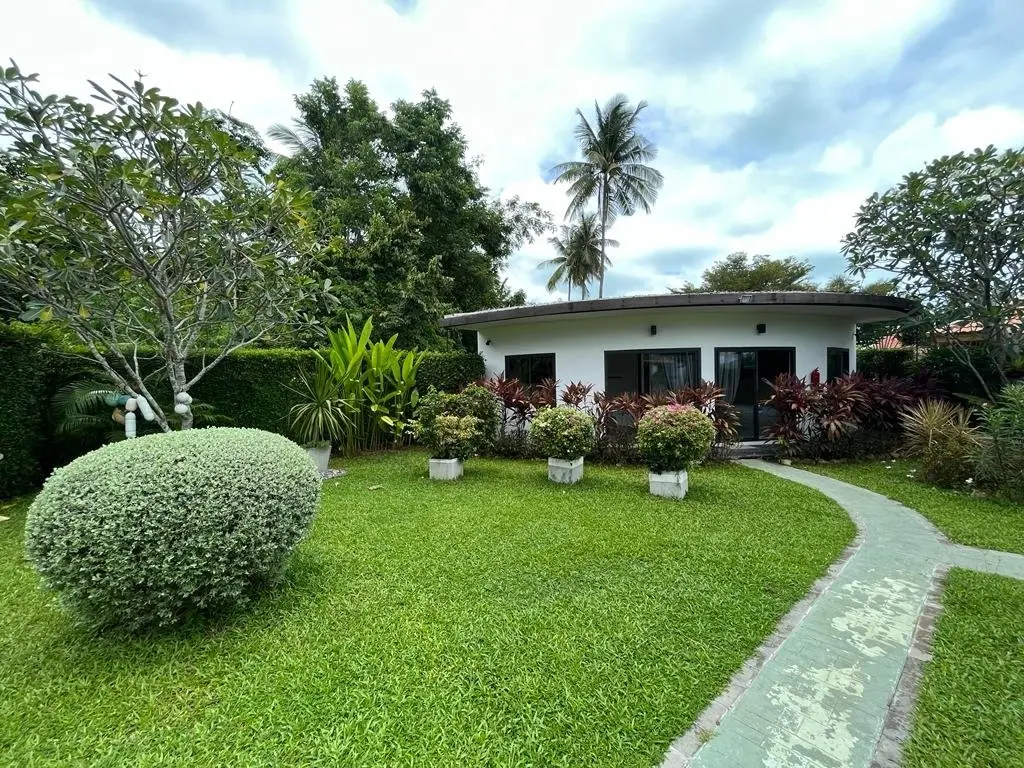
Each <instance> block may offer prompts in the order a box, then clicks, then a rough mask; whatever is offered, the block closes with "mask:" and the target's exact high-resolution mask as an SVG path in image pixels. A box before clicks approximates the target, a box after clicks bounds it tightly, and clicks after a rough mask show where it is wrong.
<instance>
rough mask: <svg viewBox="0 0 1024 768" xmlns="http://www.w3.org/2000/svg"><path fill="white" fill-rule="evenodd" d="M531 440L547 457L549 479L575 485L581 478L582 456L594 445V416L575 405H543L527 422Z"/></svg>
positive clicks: (592, 448) (595, 443) (595, 441)
mask: <svg viewBox="0 0 1024 768" xmlns="http://www.w3.org/2000/svg"><path fill="white" fill-rule="evenodd" d="M530 442H531V443H532V444H533V445H534V446H535V447H536V448H537V450H538V452H539V453H541V454H542V455H545V456H547V457H548V480H550V481H551V482H553V483H560V484H563V485H574V484H576V483H578V482H579V481H580V480H581V479H582V478H583V457H584V456H586V455H587V454H588V453H592V452H593V451H594V449H595V448H596V447H597V437H596V433H595V429H594V417H593V416H591V415H590V414H589V413H586V412H584V411H582V410H580V409H578V408H573V407H559V408H542V409H540V410H539V411H538V412H537V415H536V416H534V417H533V421H532V423H531V424H530Z"/></svg>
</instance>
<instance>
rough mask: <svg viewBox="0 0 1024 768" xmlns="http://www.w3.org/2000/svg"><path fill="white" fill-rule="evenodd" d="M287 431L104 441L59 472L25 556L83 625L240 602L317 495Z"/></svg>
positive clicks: (31, 519) (139, 622) (30, 522)
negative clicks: (114, 441)
mask: <svg viewBox="0 0 1024 768" xmlns="http://www.w3.org/2000/svg"><path fill="white" fill-rule="evenodd" d="M320 484H321V481H320V475H319V473H318V472H317V470H316V468H315V467H314V466H313V463H312V462H311V461H310V460H309V458H308V457H307V456H306V453H305V452H304V451H303V450H302V449H301V448H299V446H297V445H296V444H295V443H293V442H291V441H290V440H288V439H286V438H284V437H281V436H280V435H275V434H272V433H270V432H262V431H260V430H256V429H223V428H218V429H192V430H187V431H185V432H172V433H169V434H161V435H150V436H148V437H141V438H136V439H134V440H125V441H123V442H120V443H114V444H112V445H107V446H105V447H103V448H100V449H99V450H96V451H93V452H92V453H88V454H86V455H85V456H82V457H81V458H78V459H76V460H75V461H73V462H71V463H70V464H68V465H67V466H66V467H63V468H61V469H58V470H57V471H56V472H54V473H53V474H52V475H51V476H50V478H49V479H48V480H47V481H46V484H45V485H44V486H43V490H42V491H41V492H40V494H39V495H38V496H37V497H36V500H35V501H34V502H33V504H32V506H31V507H30V509H29V512H28V519H27V521H26V524H25V539H26V541H25V546H26V549H27V551H28V557H29V559H30V560H31V562H32V564H33V565H34V566H35V567H36V569H37V570H38V571H39V573H40V574H41V575H42V577H43V581H44V583H45V584H46V586H47V587H49V588H51V589H53V590H55V591H56V592H57V593H58V595H59V596H60V600H61V603H62V604H63V605H64V606H65V608H66V609H67V610H68V611H69V612H71V614H72V615H73V616H74V617H75V618H76V619H78V620H79V621H80V622H81V623H83V624H85V625H87V626H90V627H93V628H97V629H102V628H108V627H120V628H123V629H126V630H129V631H137V630H141V629H144V628H149V627H160V626H169V625H172V624H176V623H178V622H180V621H182V620H183V619H185V618H187V617H189V616H191V615H194V614H197V613H204V612H214V611H219V610H223V609H226V608H234V607H238V606H244V605H246V604H247V603H248V602H249V601H251V600H252V598H253V597H254V595H255V594H256V593H257V592H258V591H259V590H260V589H261V588H262V587H265V586H267V585H270V584H273V583H274V582H275V581H276V580H277V579H278V578H279V577H280V576H281V574H282V572H283V570H284V567H285V565H286V563H287V561H288V558H289V556H290V555H291V553H292V550H293V549H294V548H295V545H296V544H298V543H299V541H300V540H301V539H302V538H303V537H304V536H305V534H306V531H307V530H308V529H309V526H310V523H311V522H312V520H313V515H314V514H315V512H316V508H317V504H318V503H319V501H320Z"/></svg>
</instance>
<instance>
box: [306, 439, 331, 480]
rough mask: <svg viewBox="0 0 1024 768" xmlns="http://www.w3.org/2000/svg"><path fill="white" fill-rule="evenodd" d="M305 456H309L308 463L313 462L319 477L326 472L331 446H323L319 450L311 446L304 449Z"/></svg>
mask: <svg viewBox="0 0 1024 768" xmlns="http://www.w3.org/2000/svg"><path fill="white" fill-rule="evenodd" d="M306 454H307V455H308V456H309V459H310V461H312V462H313V464H314V465H315V466H316V468H317V469H318V470H319V472H320V474H321V475H322V474H324V473H325V472H327V465H328V463H329V462H330V460H331V446H329V445H325V446H323V447H322V448H321V447H318V446H312V445H311V446H309V447H307V448H306Z"/></svg>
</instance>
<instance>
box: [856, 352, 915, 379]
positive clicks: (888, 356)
mask: <svg viewBox="0 0 1024 768" xmlns="http://www.w3.org/2000/svg"><path fill="white" fill-rule="evenodd" d="M913 362H914V350H913V349H909V348H900V349H871V348H869V349H858V350H857V372H858V373H863V374H864V375H865V376H869V377H871V378H874V379H878V378H881V377H883V376H896V377H897V378H904V377H907V376H910V367H911V365H912V364H913Z"/></svg>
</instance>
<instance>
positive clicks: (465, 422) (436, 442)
mask: <svg viewBox="0 0 1024 768" xmlns="http://www.w3.org/2000/svg"><path fill="white" fill-rule="evenodd" d="M479 429H480V419H478V418H477V417H476V416H455V415H454V414H450V413H442V414H440V415H438V416H435V417H434V418H432V419H430V420H429V421H426V420H421V421H418V422H416V438H417V439H418V440H419V441H420V442H421V443H423V444H424V445H425V446H426V447H427V450H429V451H430V458H432V459H460V460H462V461H465V460H466V459H468V458H469V457H470V456H472V455H473V454H474V453H475V452H476V445H477V440H478V439H479Z"/></svg>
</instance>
